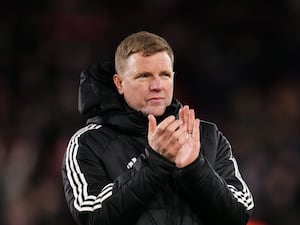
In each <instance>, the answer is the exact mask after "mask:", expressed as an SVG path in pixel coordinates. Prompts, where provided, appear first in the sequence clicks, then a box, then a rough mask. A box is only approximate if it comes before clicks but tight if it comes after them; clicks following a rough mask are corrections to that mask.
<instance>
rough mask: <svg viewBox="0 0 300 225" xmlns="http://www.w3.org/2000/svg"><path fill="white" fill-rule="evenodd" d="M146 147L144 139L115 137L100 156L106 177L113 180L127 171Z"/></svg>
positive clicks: (145, 139)
mask: <svg viewBox="0 0 300 225" xmlns="http://www.w3.org/2000/svg"><path fill="white" fill-rule="evenodd" d="M146 145H147V138H146V137H134V136H130V135H121V136H117V137H116V138H115V139H114V140H112V141H111V142H110V143H109V145H108V146H107V149H106V150H105V152H104V153H103V154H102V156H101V161H102V163H103V164H104V165H103V166H104V168H105V170H106V172H107V175H108V176H109V177H110V178H111V179H112V180H114V179H115V178H117V177H118V176H119V175H120V174H122V173H123V172H125V171H127V170H129V169H130V168H131V167H132V166H133V164H134V163H135V162H136V161H137V160H138V158H139V157H140V155H141V154H142V153H144V151H145V147H146Z"/></svg>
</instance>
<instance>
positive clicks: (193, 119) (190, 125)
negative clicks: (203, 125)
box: [188, 109, 195, 134]
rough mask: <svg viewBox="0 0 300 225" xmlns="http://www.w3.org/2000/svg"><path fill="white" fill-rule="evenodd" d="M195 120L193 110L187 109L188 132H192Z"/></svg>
mask: <svg viewBox="0 0 300 225" xmlns="http://www.w3.org/2000/svg"><path fill="white" fill-rule="evenodd" d="M194 122H195V111H194V110H193V109H190V110H189V123H188V133H189V134H191V133H192V132H193V128H194Z"/></svg>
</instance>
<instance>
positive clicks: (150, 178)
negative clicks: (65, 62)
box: [62, 64, 254, 225]
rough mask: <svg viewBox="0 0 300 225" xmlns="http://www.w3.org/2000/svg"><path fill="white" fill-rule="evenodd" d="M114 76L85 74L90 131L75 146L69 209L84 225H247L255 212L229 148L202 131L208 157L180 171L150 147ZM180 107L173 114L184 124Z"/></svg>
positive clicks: (142, 120)
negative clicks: (251, 213) (116, 88)
mask: <svg viewBox="0 0 300 225" xmlns="http://www.w3.org/2000/svg"><path fill="white" fill-rule="evenodd" d="M111 75H112V72H111V68H109V67H107V65H104V66H103V65H102V66H101V67H99V65H97V64H95V65H92V66H91V67H89V68H87V69H86V70H85V71H84V72H83V73H81V81H80V89H79V111H80V112H81V113H82V114H84V115H85V116H86V117H87V118H88V120H87V121H88V122H87V126H85V127H84V128H82V129H80V130H78V131H77V132H76V133H75V134H74V135H73V136H72V138H71V139H70V142H69V145H68V147H67V150H66V154H65V158H64V161H63V169H62V176H63V183H64V190H65V196H66V200H67V203H68V206H69V208H70V210H71V213H72V215H73V217H74V219H75V220H76V221H77V222H78V223H79V224H81V225H88V224H93V225H94V224H95V225H96V224H97V225H108V224H109V225H120V224H128V225H134V224H138V225H150V224H151V225H159V224H161V225H200V224H201V225H208V224H209V225H218V224H230V225H238V224H241V225H242V224H246V223H247V221H248V218H249V215H250V212H251V210H252V208H253V206H254V204H253V199H252V196H251V193H250V191H249V189H248V187H247V185H246V184H245V182H244V181H243V179H242V178H241V175H240V173H239V171H238V167H237V163H236V161H235V159H234V157H233V155H232V151H231V146H230V144H229V142H228V140H227V139H226V138H225V137H224V136H223V134H222V133H221V132H220V131H219V130H218V129H217V127H216V125H215V124H213V123H209V122H204V121H202V122H201V124H200V134H201V154H200V156H199V158H198V159H196V160H195V161H194V162H193V163H192V164H191V165H189V166H187V167H185V168H182V169H178V168H176V166H175V164H173V163H171V162H169V161H167V160H166V159H164V158H163V157H161V156H160V155H159V154H157V153H156V152H155V151H153V150H152V149H151V148H150V147H149V146H148V144H147V127H148V126H147V125H148V120H147V118H146V117H145V116H144V115H142V114H141V113H139V112H136V111H133V110H131V109H129V108H128V106H127V105H126V104H125V103H124V101H123V99H122V98H121V97H120V96H119V94H118V93H117V91H116V90H115V89H114V86H113V84H112V83H111V80H112V78H111ZM180 107H181V104H180V103H179V102H178V101H177V100H175V99H174V100H173V102H172V104H171V105H170V106H169V107H168V108H167V110H166V112H165V114H164V115H163V116H162V117H160V118H157V119H158V120H162V119H164V118H165V117H166V116H168V115H171V114H172V115H175V116H177V114H178V110H179V108H180Z"/></svg>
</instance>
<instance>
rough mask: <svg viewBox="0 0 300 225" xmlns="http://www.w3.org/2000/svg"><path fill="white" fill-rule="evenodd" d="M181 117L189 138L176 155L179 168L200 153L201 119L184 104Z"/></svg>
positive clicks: (193, 159) (189, 162)
mask: <svg viewBox="0 0 300 225" xmlns="http://www.w3.org/2000/svg"><path fill="white" fill-rule="evenodd" d="M179 118H180V120H182V121H183V124H184V125H185V127H187V138H186V140H185V142H184V144H183V146H182V147H181V148H180V150H179V151H178V153H177V155H176V159H175V163H176V166H177V167H178V168H182V167H185V166H187V165H189V164H191V163H192V162H193V161H195V160H196V158H197V157H198V156H199V153H200V145H201V144H200V129H199V128H200V120H199V119H195V112H194V110H193V109H189V106H184V107H183V108H182V109H180V111H179Z"/></svg>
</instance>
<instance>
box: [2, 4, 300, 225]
mask: <svg viewBox="0 0 300 225" xmlns="http://www.w3.org/2000/svg"><path fill="white" fill-rule="evenodd" d="M196 3H197V4H196ZM299 27H300V2H299V1H298V0H285V1H283V0H277V1H273V2H272V1H257V0H253V1H237V0H227V1H208V2H206V1H203V2H202V1H198V2H197V1H189V0H185V1H180V0H151V1H150V0H140V1H137V0H136V1H114V0H110V1H108V0H107V1H96V0H90V1H87V0H52V1H50V0H48V1H37V0H36V1H33V0H31V1H30V0H29V1H18V0H11V1H1V3H0V126H1V127H0V128H1V129H0V224H1V225H2V224H4V225H53V224H55V225H60V224H64V225H72V224H74V223H73V222H72V219H71V217H70V213H69V211H68V208H67V205H66V203H65V199H64V196H63V189H62V181H61V174H60V168H61V162H62V157H63V154H64V151H65V149H66V145H67V143H68V140H69V138H70V137H71V136H72V134H73V133H74V132H75V131H76V130H77V129H79V128H80V127H82V126H84V120H83V118H82V117H81V115H80V114H79V113H78V111H77V91H78V84H79V74H80V72H81V71H82V70H83V69H84V68H85V67H86V66H87V65H88V64H90V63H93V62H95V61H96V59H97V58H100V59H102V60H111V59H112V57H113V54H114V51H115V48H116V46H117V45H118V44H119V42H120V41H121V40H122V39H123V38H124V37H125V36H127V35H129V34H131V33H132V32H136V31H140V30H147V31H150V32H155V33H157V34H159V35H161V36H163V37H165V38H166V39H167V40H168V42H169V43H170V44H171V46H172V47H173V48H174V52H175V71H176V76H177V77H176V97H177V98H178V99H180V100H181V102H182V103H183V104H189V105H190V106H191V107H193V108H195V109H196V111H197V116H198V117H199V118H201V119H203V120H209V121H212V122H215V123H217V125H218V127H219V128H220V129H221V131H222V132H223V133H224V134H225V136H226V137H227V138H228V139H229V140H230V142H231V145H232V147H233V152H234V155H235V157H236V158H237V160H238V163H239V167H240V171H241V173H242V176H243V177H244V179H245V180H246V182H247V184H248V186H249V188H250V189H251V191H252V193H253V196H254V199H255V210H254V213H253V220H254V219H255V220H259V221H261V222H263V223H265V224H267V225H283V224H284V225H296V224H299V221H300V216H299V215H300V213H299V212H300V188H299V187H300V185H299V184H300V183H299V181H300V176H299V171H300V168H299V167H300V166H299V160H300V129H299V120H300V101H299V100H300V90H299V89H300V76H299V75H300V63H299V59H300V55H299V50H300V30H299ZM253 222H254V221H253ZM257 224H258V223H257Z"/></svg>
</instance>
